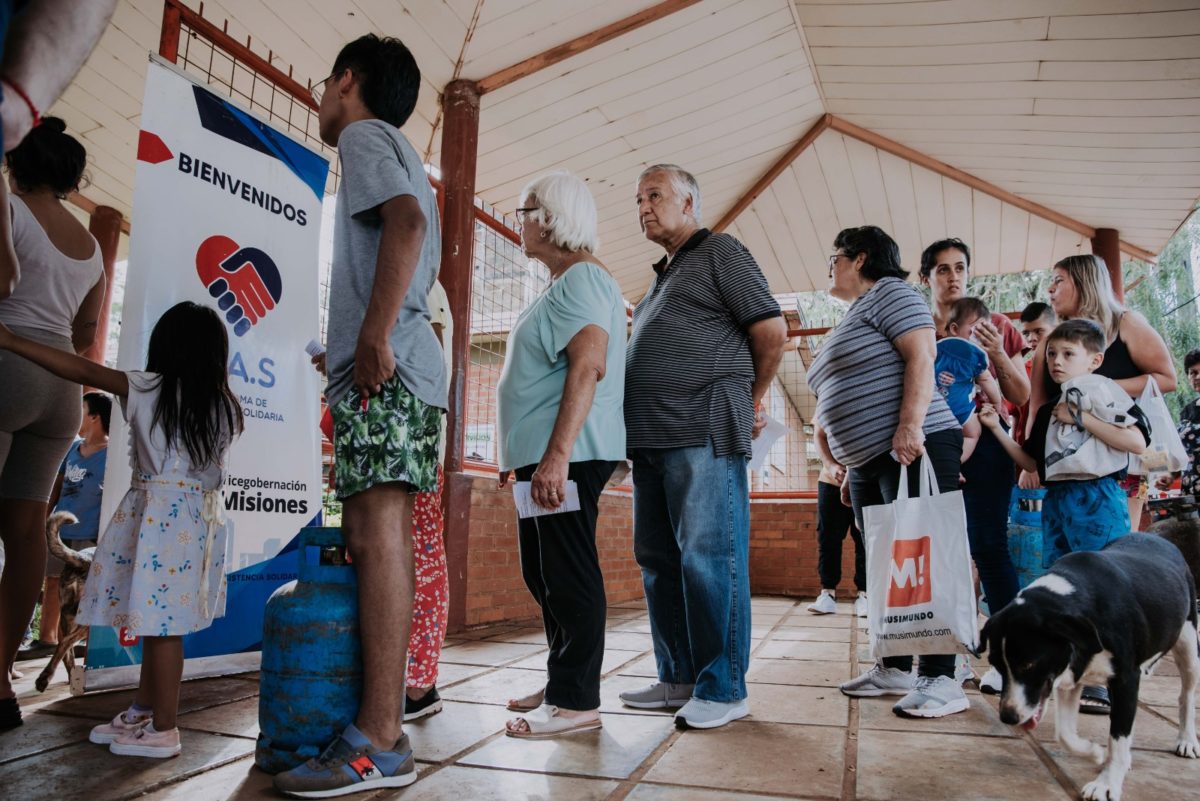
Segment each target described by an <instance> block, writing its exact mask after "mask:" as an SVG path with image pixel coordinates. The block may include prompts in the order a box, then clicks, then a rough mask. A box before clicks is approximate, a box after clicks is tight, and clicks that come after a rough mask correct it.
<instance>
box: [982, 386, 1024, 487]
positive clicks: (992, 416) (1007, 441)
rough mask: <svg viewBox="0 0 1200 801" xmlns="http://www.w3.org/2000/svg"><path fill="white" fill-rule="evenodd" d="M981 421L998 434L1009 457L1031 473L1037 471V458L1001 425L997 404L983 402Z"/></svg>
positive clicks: (1001, 445) (997, 438)
mask: <svg viewBox="0 0 1200 801" xmlns="http://www.w3.org/2000/svg"><path fill="white" fill-rule="evenodd" d="M979 422H980V423H982V424H983V425H984V426H985V427H986V428H988V429H989V430H990V431H991V432H992V433H993V434H994V435H995V436H996V441H997V442H999V443H1000V447H1001V448H1004V452H1005V453H1007V454H1008V455H1009V458H1011V459H1012V460H1013V461H1014V462H1016V463H1017V467H1019V468H1021V469H1022V470H1026V471H1028V472H1030V473H1037V460H1036V459H1034V458H1033V457H1032V456H1030V455H1029V454H1028V453H1026V452H1025V449H1024V448H1022V447H1021V446H1020V445H1018V444H1017V442H1016V440H1014V439H1013V438H1012V437H1010V436H1009V435H1008V432H1007V431H1005V430H1004V426H1002V425H1000V413H999V412H997V411H996V407H995V406H993V405H992V404H990V403H985V404H983V407H982V408H980V410H979Z"/></svg>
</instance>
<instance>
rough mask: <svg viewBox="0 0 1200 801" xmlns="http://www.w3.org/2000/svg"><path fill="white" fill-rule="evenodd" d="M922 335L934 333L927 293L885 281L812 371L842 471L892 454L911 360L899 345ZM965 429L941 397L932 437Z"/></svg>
mask: <svg viewBox="0 0 1200 801" xmlns="http://www.w3.org/2000/svg"><path fill="white" fill-rule="evenodd" d="M920 328H929V329H933V328H934V325H933V315H932V314H930V312H929V307H928V306H926V305H925V301H924V300H923V299H922V298H921V295H920V293H919V292H917V290H916V289H915V288H914V287H913V286H911V285H910V284H908V283H906V282H905V281H903V280H902V279H900V278H881V279H880V280H878V281H876V282H875V285H874V286H873V287H871V288H870V289H868V290H867V291H866V292H865V293H863V295H862V296H861V297H859V298H858V300H856V301H854V304H853V305H852V306H851V307H850V311H848V312H847V313H846V317H845V319H844V320H842V321H841V322H840V323H838V325H837V327H836V328H834V329H833V330H832V331H830V332H829V335H828V336H827V337H826V338H825V342H824V343H823V344H822V345H821V349H820V351H818V353H817V357H816V358H815V359H813V363H812V366H811V367H810V368H809V370H808V386H809V387H810V388H811V389H812V391H813V392H814V393H815V394H816V396H817V414H816V417H817V420H818V421H819V422H820V423H821V427H822V428H823V429H825V434H826V436H827V437H828V439H829V449H830V451H832V452H833V457H834V458H835V459H837V460H838V462H840V463H841V464H844V465H846V466H847V467H862V466H863V465H864V464H866V463H867V462H869V461H871V460H872V459H874V458H875V457H877V456H880V455H882V454H885V453H888V452H890V451H891V449H892V437H894V436H895V435H896V428H897V427H898V426H899V425H900V401H901V399H902V398H903V395H904V359H903V358H902V357H901V356H900V352H899V351H898V350H896V346H895V345H893V344H892V343H893V342H895V341H896V340H897V339H899V338H900V337H901V336H903V335H904V334H907V333H908V332H909V331H914V330H917V329H920ZM930 383H931V385H932V377H931V379H930ZM958 427H959V426H958V420H956V419H955V417H954V414H953V413H952V412H951V411H950V407H949V406H947V405H946V399H945V398H943V397H942V396H941V394H940V393H937V392H934V393H933V398H932V400H931V401H930V402H929V411H928V412H927V413H926V415H925V425H924V431H925V433H926V434H932V433H933V432H935V431H943V430H945V429H948V428H958Z"/></svg>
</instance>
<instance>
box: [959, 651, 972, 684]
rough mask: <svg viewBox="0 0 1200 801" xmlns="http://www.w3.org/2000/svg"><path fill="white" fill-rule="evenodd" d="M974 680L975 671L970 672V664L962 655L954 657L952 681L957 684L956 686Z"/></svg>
mask: <svg viewBox="0 0 1200 801" xmlns="http://www.w3.org/2000/svg"><path fill="white" fill-rule="evenodd" d="M973 678H975V671H974V670H971V663H970V662H969V661H968V660H967V657H966V656H964V655H963V654H959V655H958V656H956V657H954V680H955V681H957V682H958V686H960V687H961V686H962V685H963V683H965V682H967V681H970V680H971V679H973Z"/></svg>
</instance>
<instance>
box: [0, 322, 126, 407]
mask: <svg viewBox="0 0 1200 801" xmlns="http://www.w3.org/2000/svg"><path fill="white" fill-rule="evenodd" d="M0 350H10V351H12V352H13V353H15V354H17V355H18V356H24V357H25V358H26V359H28V360H29V361H31V362H33V363H34V364H37V365H40V366H41V367H44V368H46V369H47V370H49V371H50V372H51V373H54V374H55V375H56V376H58V377H59V378H65V379H66V380H68V381H73V382H74V383H76V384H82V385H84V386H89V387H95V388H96V389H100V390H104V391H105V392H107V393H109V394H110V395H117V396H119V397H122V398H124V397H126V396H127V395H129V378H128V376H126V375H125V373H123V372H121V371H120V370H113V369H110V368H108V367H105V366H104V365H102V364H96V363H95V362H93V361H91V360H90V359H85V358H83V357H82V356H76V355H75V354H74V353H67V352H66V351H63V350H58V349H57V348H52V347H50V346H49V345H43V344H42V343H40V342H33V341H31V340H28V339H25V338H24V337H19V336H17V335H16V334H14V333H13V332H12V331H10V330H9V329H8V328H7V327H6V326H4V325H3V324H0Z"/></svg>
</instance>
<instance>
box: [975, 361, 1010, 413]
mask: <svg viewBox="0 0 1200 801" xmlns="http://www.w3.org/2000/svg"><path fill="white" fill-rule="evenodd" d="M975 386H977V387H979V391H980V392H982V393H983V399H984V400H986V401H987V402H988V403H990V404H992V405H993V406H995V407H996V408H997V409H999V408H1000V404H1001V403H1002V402H1003V400H1004V395H1003V393H1002V392H1001V391H1000V384H999V383H997V381H996V379H994V378H992V374H991V372H990V371H988V370H984V371H983V372H982V373H980V374H979V375H978V376H976V378H975Z"/></svg>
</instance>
